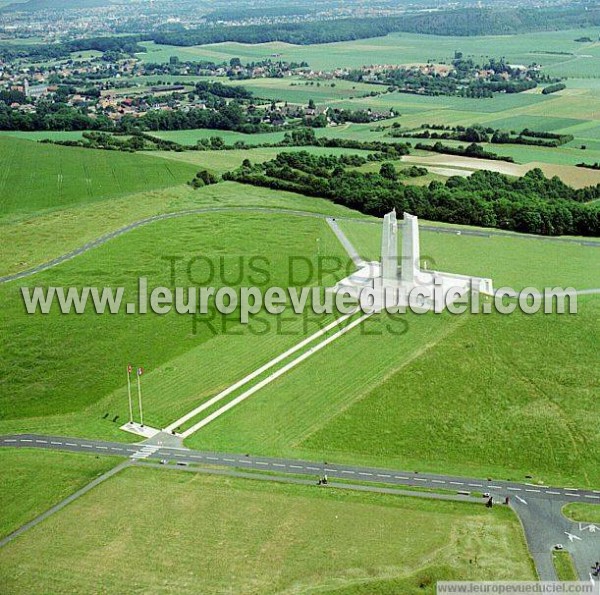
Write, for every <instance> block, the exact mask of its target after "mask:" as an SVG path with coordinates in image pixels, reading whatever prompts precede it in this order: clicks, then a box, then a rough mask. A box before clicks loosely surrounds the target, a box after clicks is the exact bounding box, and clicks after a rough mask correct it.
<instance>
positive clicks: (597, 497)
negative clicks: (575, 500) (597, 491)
mask: <svg viewBox="0 0 600 595" xmlns="http://www.w3.org/2000/svg"><path fill="white" fill-rule="evenodd" d="M584 498H595V499H596V500H600V496H590V495H588V494H586V495H585V496H584Z"/></svg>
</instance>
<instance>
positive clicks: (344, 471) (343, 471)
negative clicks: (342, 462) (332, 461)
mask: <svg viewBox="0 0 600 595" xmlns="http://www.w3.org/2000/svg"><path fill="white" fill-rule="evenodd" d="M342 473H350V474H354V473H355V471H347V470H346V469H342Z"/></svg>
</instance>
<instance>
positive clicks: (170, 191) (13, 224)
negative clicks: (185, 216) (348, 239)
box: [0, 182, 361, 275]
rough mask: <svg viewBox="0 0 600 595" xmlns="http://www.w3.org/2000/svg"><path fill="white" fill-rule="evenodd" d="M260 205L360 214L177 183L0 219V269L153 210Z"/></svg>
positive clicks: (263, 193) (242, 189) (21, 266)
mask: <svg viewBox="0 0 600 595" xmlns="http://www.w3.org/2000/svg"><path fill="white" fill-rule="evenodd" d="M231 206H234V207H237V206H259V207H275V208H281V209H293V210H299V211H307V212H319V213H325V214H330V215H334V216H335V215H338V216H341V215H346V216H356V217H361V215H360V213H357V212H356V211H351V210H349V209H346V208H344V207H342V206H339V205H335V204H333V203H330V202H328V201H324V200H321V199H318V198H310V197H304V196H300V195H298V194H291V193H289V192H280V191H275V190H269V189H268V188H255V187H252V186H244V185H241V184H237V183H235V182H224V183H222V184H219V185H217V186H209V187H204V188H201V189H199V190H192V189H191V188H189V187H188V186H177V187H174V188H165V189H161V190H153V191H146V192H140V193H136V194H132V195H128V196H126V197H123V198H113V199H112V200H110V201H100V202H93V203H89V204H85V205H78V206H74V207H69V208H64V209H60V210H54V211H51V212H44V213H40V214H37V215H35V216H19V217H11V220H10V221H7V220H5V221H4V222H2V220H0V243H1V244H2V251H1V252H0V275H4V274H7V273H14V272H18V271H22V270H25V269H28V268H31V267H32V266H35V265H37V264H40V263H43V262H46V261H48V260H50V259H52V258H55V257H57V256H60V255H61V254H64V253H66V252H68V251H70V250H73V249H75V248H78V247H79V246H81V245H83V244H85V243H86V242H89V241H90V240H94V239H96V238H98V237H100V236H102V235H104V234H106V233H108V232H111V231H115V230H117V229H120V228H121V227H124V226H125V225H127V224H128V223H131V222H132V221H137V220H139V219H143V218H145V217H149V216H152V215H157V214H162V213H171V212H175V211H184V210H188V209H195V208H205V207H231Z"/></svg>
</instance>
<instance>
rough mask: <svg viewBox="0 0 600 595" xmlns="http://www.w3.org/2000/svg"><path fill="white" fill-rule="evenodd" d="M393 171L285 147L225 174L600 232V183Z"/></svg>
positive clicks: (452, 216)
mask: <svg viewBox="0 0 600 595" xmlns="http://www.w3.org/2000/svg"><path fill="white" fill-rule="evenodd" d="M333 159H336V160H337V161H335V162H334V161H333ZM382 169H383V168H382ZM387 173H389V170H388V168H386V170H383V171H380V172H379V173H370V172H368V173H365V172H360V171H357V170H356V169H352V168H349V167H347V166H346V165H345V164H344V163H343V161H342V159H341V158H331V157H330V158H329V161H328V162H324V161H323V159H322V158H321V157H318V156H314V155H310V154H309V153H307V152H300V153H282V154H280V155H278V156H277V158H276V159H274V160H271V161H268V162H265V163H262V164H251V163H250V162H249V161H248V160H246V161H245V162H244V164H242V166H241V167H240V168H238V169H236V170H234V171H232V172H229V173H227V174H226V175H225V176H224V178H225V179H229V180H235V181H237V182H242V183H246V184H253V185H257V186H265V187H269V188H275V189H279V190H288V191H292V192H297V193H300V194H305V195H308V196H319V197H323V198H327V199H330V200H332V201H334V202H336V203H340V204H343V205H345V206H347V207H350V208H353V209H356V210H359V211H361V212H363V213H367V214H370V215H376V216H382V215H383V214H385V213H386V212H389V211H390V210H391V209H392V208H396V210H398V211H400V212H402V211H408V212H410V213H414V214H415V215H417V216H419V217H422V218H424V219H431V220H433V221H443V222H447V223H456V224H461V225H476V226H480V227H494V228H499V229H506V230H511V231H518V232H524V233H535V234H542V235H583V236H600V205H598V204H597V203H594V202H592V201H594V200H596V199H597V198H600V185H597V186H592V187H588V188H583V189H577V190H576V189H574V188H571V187H569V186H567V185H566V184H564V183H563V182H562V181H561V180H560V179H559V178H558V177H554V178H552V179H548V178H546V177H545V176H544V174H543V172H542V171H541V170H540V169H533V170H531V171H529V172H528V173H527V174H526V175H525V176H523V177H521V178H517V179H514V178H511V177H509V176H506V175H503V174H499V173H496V172H490V171H477V172H475V173H473V174H472V175H471V176H470V177H468V178H462V177H458V176H455V177H451V178H449V179H448V180H447V182H446V183H445V184H443V183H441V182H438V181H432V182H431V183H430V184H429V185H427V186H414V185H409V184H401V183H398V182H397V180H396V179H394V177H393V176H389V175H387ZM382 174H383V175H382Z"/></svg>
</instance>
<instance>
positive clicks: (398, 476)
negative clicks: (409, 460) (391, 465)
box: [394, 475, 408, 479]
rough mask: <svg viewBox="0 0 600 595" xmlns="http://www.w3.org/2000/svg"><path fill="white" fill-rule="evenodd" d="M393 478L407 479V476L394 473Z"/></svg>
mask: <svg viewBox="0 0 600 595" xmlns="http://www.w3.org/2000/svg"><path fill="white" fill-rule="evenodd" d="M394 479H408V477H404V475H394Z"/></svg>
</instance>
